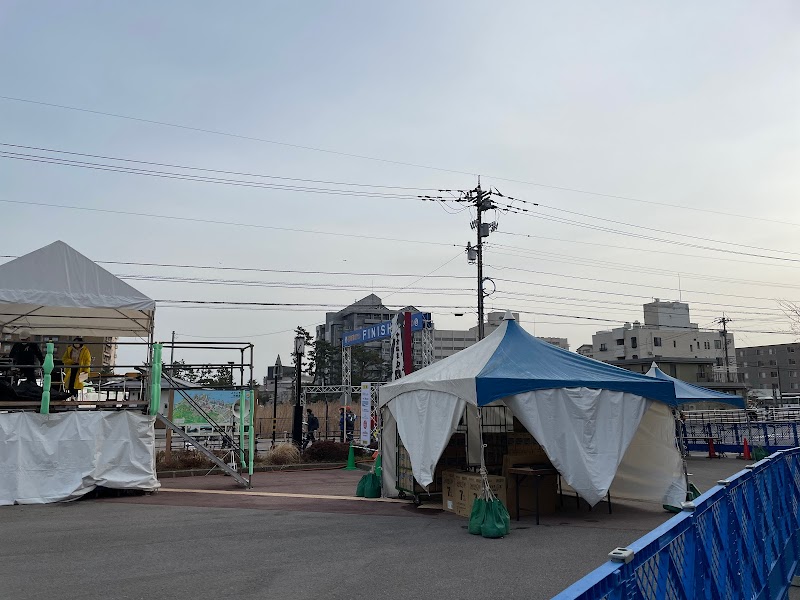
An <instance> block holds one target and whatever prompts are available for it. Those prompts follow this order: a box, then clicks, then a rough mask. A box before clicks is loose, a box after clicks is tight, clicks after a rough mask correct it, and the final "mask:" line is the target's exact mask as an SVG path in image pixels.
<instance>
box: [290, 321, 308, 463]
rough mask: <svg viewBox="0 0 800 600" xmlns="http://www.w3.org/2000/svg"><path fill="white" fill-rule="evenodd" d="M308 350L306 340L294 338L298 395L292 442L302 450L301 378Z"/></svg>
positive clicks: (295, 405) (298, 337) (299, 336)
mask: <svg viewBox="0 0 800 600" xmlns="http://www.w3.org/2000/svg"><path fill="white" fill-rule="evenodd" d="M305 349H306V338H305V337H303V336H302V335H297V336H295V338H294V355H295V359H296V360H297V371H296V373H295V377H296V379H297V393H296V397H295V403H294V422H293V423H292V441H293V442H294V443H295V444H296V445H297V447H298V448H300V447H301V446H302V445H303V406H302V404H300V394H301V393H302V385H303V384H302V381H301V380H300V377H301V375H302V372H303V354H304V353H305Z"/></svg>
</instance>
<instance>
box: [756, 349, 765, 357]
mask: <svg viewBox="0 0 800 600" xmlns="http://www.w3.org/2000/svg"><path fill="white" fill-rule="evenodd" d="M756 354H757V355H758V356H762V355H763V354H764V350H763V349H761V348H759V349H758V350H756Z"/></svg>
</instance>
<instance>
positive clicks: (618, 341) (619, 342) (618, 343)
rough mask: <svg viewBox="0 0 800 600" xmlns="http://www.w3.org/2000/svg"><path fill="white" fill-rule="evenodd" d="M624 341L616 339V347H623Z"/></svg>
mask: <svg viewBox="0 0 800 600" xmlns="http://www.w3.org/2000/svg"><path fill="white" fill-rule="evenodd" d="M624 345H625V339H624V338H617V346H624Z"/></svg>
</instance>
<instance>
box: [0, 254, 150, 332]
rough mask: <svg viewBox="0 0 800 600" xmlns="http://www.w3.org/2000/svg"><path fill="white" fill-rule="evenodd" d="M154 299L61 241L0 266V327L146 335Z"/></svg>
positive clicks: (13, 329)
mask: <svg viewBox="0 0 800 600" xmlns="http://www.w3.org/2000/svg"><path fill="white" fill-rule="evenodd" d="M155 310H156V303H155V301H154V300H152V299H150V298H148V297H147V296H145V295H144V294H142V293H141V292H139V291H138V290H136V289H134V288H133V287H131V286H130V285H128V284H127V283H125V282H124V281H122V280H121V279H119V278H118V277H116V276H114V275H112V274H111V273H109V272H108V271H106V270H105V269H103V268H102V267H100V266H98V265H97V264H95V263H94V262H92V261H91V260H89V259H88V258H86V257H85V256H84V255H83V254H81V253H80V252H78V251H76V250H75V249H73V248H71V247H70V246H68V245H67V244H65V243H64V242H61V241H57V242H53V243H52V244H50V245H48V246H45V247H44V248H40V249H39V250H35V251H33V252H31V253H30V254H26V255H24V256H21V257H19V258H16V259H14V260H12V261H9V262H7V263H5V264H2V265H0V330H2V331H4V332H6V333H14V332H16V331H19V330H21V329H28V330H30V331H31V332H32V333H38V334H47V335H64V336H70V335H73V336H74V335H81V336H100V337H141V338H145V339H146V338H148V337H149V336H150V334H151V332H152V330H153V320H154V318H155Z"/></svg>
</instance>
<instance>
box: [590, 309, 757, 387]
mask: <svg viewBox="0 0 800 600" xmlns="http://www.w3.org/2000/svg"><path fill="white" fill-rule="evenodd" d="M643 308H644V324H642V323H640V322H639V321H634V322H633V323H625V324H624V325H623V326H622V327H617V328H615V329H611V330H605V331H598V332H597V333H595V334H594V335H593V336H592V355H593V358H595V359H597V360H602V361H604V362H609V363H617V362H619V361H628V360H637V359H642V360H644V361H646V362H647V363H648V364H649V363H651V362H652V361H653V360H656V361H658V362H659V363H660V362H661V360H662V359H665V358H686V359H690V358H692V359H710V360H711V364H712V372H713V374H714V377H715V380H716V381H719V382H741V381H740V380H741V379H742V378H741V377H740V376H739V374H738V370H737V366H736V348H735V347H734V339H733V334H732V333H730V332H728V334H727V339H726V338H725V336H724V335H723V333H722V331H701V330H700V328H699V327H698V325H697V324H696V323H692V322H691V320H690V318H689V305H688V304H685V303H683V302H662V301H661V300H658V299H656V300H655V301H654V302H650V303H647V304H645V305H644V307H643ZM584 356H585V354H584ZM726 356H727V363H726Z"/></svg>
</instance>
